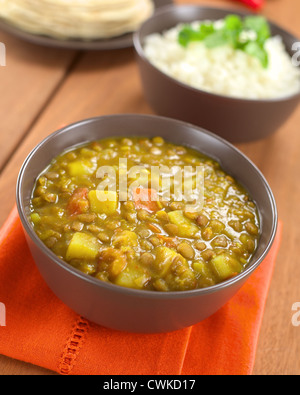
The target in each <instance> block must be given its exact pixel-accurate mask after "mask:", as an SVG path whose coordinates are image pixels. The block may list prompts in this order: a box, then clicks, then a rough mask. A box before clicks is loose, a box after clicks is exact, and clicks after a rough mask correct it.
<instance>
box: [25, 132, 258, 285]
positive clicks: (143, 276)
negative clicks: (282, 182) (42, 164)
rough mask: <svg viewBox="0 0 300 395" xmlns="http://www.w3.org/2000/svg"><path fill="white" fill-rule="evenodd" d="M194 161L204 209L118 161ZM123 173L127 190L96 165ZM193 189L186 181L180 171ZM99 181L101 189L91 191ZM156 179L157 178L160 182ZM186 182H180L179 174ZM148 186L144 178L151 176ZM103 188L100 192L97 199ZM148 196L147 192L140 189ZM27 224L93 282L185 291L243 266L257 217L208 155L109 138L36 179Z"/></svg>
mask: <svg viewBox="0 0 300 395" xmlns="http://www.w3.org/2000/svg"><path fill="white" fill-rule="evenodd" d="M120 158H124V159H126V160H127V165H128V168H131V167H132V166H135V165H137V164H138V165H142V166H143V168H144V172H145V174H146V175H147V174H149V173H150V170H151V167H152V166H161V165H164V166H168V168H170V169H173V168H174V167H176V166H177V167H183V166H191V167H192V168H195V167H196V166H202V168H203V171H204V189H203V192H204V201H203V207H201V209H197V210H190V209H189V207H190V206H189V205H187V204H186V202H185V201H178V199H175V194H174V185H173V189H172V188H171V192H170V195H169V196H168V198H166V197H165V196H164V194H163V193H162V192H161V191H159V190H154V189H153V188H152V187H151V188H150V186H148V187H147V184H146V185H145V184H143V186H141V185H139V184H138V185H137V187H136V188H135V189H130V186H131V185H132V182H134V181H135V182H137V179H136V176H134V175H131V176H130V174H129V173H128V171H127V170H124V168H122V167H120ZM103 166H106V167H105V169H106V168H107V167H108V166H111V168H113V169H114V170H115V171H116V174H117V175H120V173H121V172H122V171H123V172H126V176H128V175H129V180H128V179H127V184H126V188H127V191H129V190H131V193H128V196H126V197H128V198H126V199H122V196H121V192H120V185H119V182H118V180H117V184H116V190H110V189H109V185H110V182H111V175H110V174H109V173H105V172H102V174H101V177H100V178H101V180H99V173H98V172H97V170H98V169H99V168H101V167H103ZM188 180H190V181H188V182H192V183H193V185H194V187H195V188H196V189H197V185H195V179H194V178H193V177H191V178H189V179H188ZM99 181H103V182H106V183H107V185H108V188H107V189H106V190H102V191H100V190H99V188H98V185H99ZM160 182H161V181H160ZM184 182H185V180H184ZM151 185H152V184H151ZM101 195H102V198H103V196H104V195H105V197H106V199H101V198H100V197H101ZM150 195H151V199H149V196H150ZM30 220H31V223H32V225H33V227H34V230H35V232H36V233H37V235H38V237H39V238H40V239H41V240H42V241H43V242H44V243H45V245H46V246H47V247H48V248H50V249H51V250H52V251H53V252H54V253H55V254H56V255H57V256H58V257H59V258H61V259H63V260H64V261H66V262H68V263H69V264H70V265H72V266H73V267H75V268H77V269H79V270H81V271H82V272H84V273H86V274H88V275H91V276H93V277H95V278H97V279H99V280H102V281H106V282H111V283H113V284H117V285H119V286H124V287H129V288H135V289H140V290H150V291H186V290H193V289H197V288H205V287H209V286H212V285H215V284H218V283H220V282H223V281H225V280H228V279H230V278H232V277H234V276H236V275H237V274H239V273H240V272H242V271H243V270H244V269H245V268H246V267H247V265H248V263H249V261H250V259H251V257H252V256H253V253H254V251H255V249H256V247H257V242H258V239H259V217H258V213H257V209H256V206H255V203H254V202H253V201H252V200H251V198H250V196H249V195H248V193H247V192H246V191H245V190H244V189H243V188H242V187H241V186H240V185H239V184H238V183H237V182H236V181H235V180H234V179H233V178H232V177H231V176H229V175H228V174H226V173H225V172H224V171H223V170H222V169H221V167H220V165H219V163H217V162H216V161H214V160H212V159H210V158H208V157H206V156H204V155H202V154H200V153H199V152H197V151H195V150H193V149H190V148H187V147H183V146H176V145H174V144H171V143H168V142H166V141H164V140H163V139H162V138H161V137H156V138H153V139H148V138H137V137H134V138H109V139H105V140H100V141H96V142H91V143H87V144H85V145H82V146H76V147H73V148H71V149H70V150H68V151H66V152H64V153H62V154H61V155H60V156H58V157H57V158H55V159H54V160H53V161H52V162H51V164H50V165H49V166H48V167H47V169H45V171H44V172H43V173H42V174H41V175H40V176H39V177H38V179H37V181H36V185H35V188H34V191H33V194H32V199H31V215H30Z"/></svg>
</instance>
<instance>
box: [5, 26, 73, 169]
mask: <svg viewBox="0 0 300 395" xmlns="http://www.w3.org/2000/svg"><path fill="white" fill-rule="evenodd" d="M0 42H1V43H4V44H5V47H6V66H5V67H0V87H1V95H0V127H1V134H0V170H1V169H2V168H3V166H4V165H5V163H6V162H7V160H8V159H9V157H10V155H11V153H12V152H13V150H14V149H15V148H16V146H17V145H18V143H19V142H21V141H22V137H23V136H24V135H25V134H26V133H27V132H28V131H29V130H30V127H31V125H32V124H33V122H34V120H35V119H36V117H37V116H38V114H39V113H40V112H41V111H42V109H43V108H44V107H45V106H46V105H47V102H48V100H49V98H51V96H52V95H53V94H55V91H56V89H57V88H58V86H59V84H60V83H61V82H62V81H63V80H64V77H65V75H66V74H67V73H68V70H69V68H70V67H71V65H72V64H73V62H74V59H76V52H74V51H61V50H57V49H53V48H44V47H40V48H37V47H36V46H35V45H33V44H30V43H26V42H23V41H21V40H19V39H17V38H14V37H12V36H10V35H8V34H5V33H2V32H1V33H0Z"/></svg>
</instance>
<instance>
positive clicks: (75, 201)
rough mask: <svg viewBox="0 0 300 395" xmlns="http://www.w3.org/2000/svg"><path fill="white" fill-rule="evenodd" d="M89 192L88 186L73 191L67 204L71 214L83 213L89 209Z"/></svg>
mask: <svg viewBox="0 0 300 395" xmlns="http://www.w3.org/2000/svg"><path fill="white" fill-rule="evenodd" d="M88 192H89V190H88V189H87V188H77V189H76V190H75V191H74V192H73V195H72V196H71V197H70V200H69V202H68V205H67V211H68V214H69V215H78V214H83V213H86V212H87V211H88V210H89V207H90V203H89V200H88Z"/></svg>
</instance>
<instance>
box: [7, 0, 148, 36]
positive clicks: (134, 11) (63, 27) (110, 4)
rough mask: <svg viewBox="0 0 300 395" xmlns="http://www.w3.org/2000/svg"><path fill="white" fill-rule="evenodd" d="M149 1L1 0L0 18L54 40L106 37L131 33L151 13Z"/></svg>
mask: <svg viewBox="0 0 300 395" xmlns="http://www.w3.org/2000/svg"><path fill="white" fill-rule="evenodd" d="M153 11H154V4H153V1H152V0H0V18H2V19H4V20H5V21H7V22H9V23H11V24H12V25H14V26H16V27H18V28H20V29H22V30H24V31H27V32H29V33H32V34H37V35H46V36H50V37H53V38H57V39H82V40H95V39H108V38H113V37H117V36H120V35H122V34H125V33H129V32H133V31H135V30H136V29H138V28H139V26H140V25H141V24H142V23H143V22H144V21H145V20H146V19H147V18H148V17H150V16H151V15H152V14H153Z"/></svg>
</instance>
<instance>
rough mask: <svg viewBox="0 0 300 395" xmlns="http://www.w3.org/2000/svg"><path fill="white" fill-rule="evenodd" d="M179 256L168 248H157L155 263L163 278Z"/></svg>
mask: <svg viewBox="0 0 300 395" xmlns="http://www.w3.org/2000/svg"><path fill="white" fill-rule="evenodd" d="M177 256H179V254H178V253H177V252H176V251H174V250H171V248H168V247H157V248H156V250H155V257H156V259H155V263H154V266H155V268H156V269H158V271H159V273H160V275H161V276H164V275H165V274H166V273H167V272H168V270H169V268H170V266H171V265H172V263H173V261H174V259H175V258H176V257H177Z"/></svg>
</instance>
